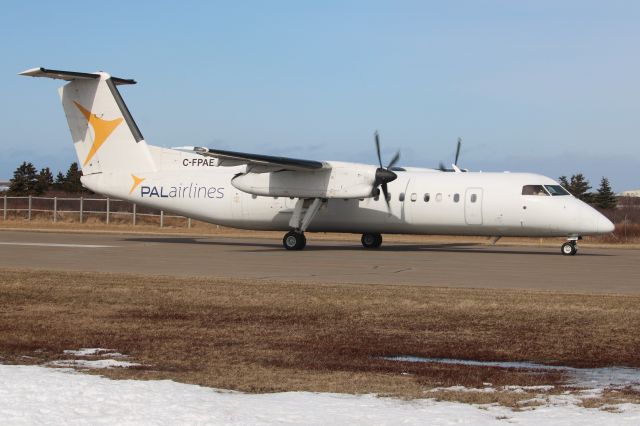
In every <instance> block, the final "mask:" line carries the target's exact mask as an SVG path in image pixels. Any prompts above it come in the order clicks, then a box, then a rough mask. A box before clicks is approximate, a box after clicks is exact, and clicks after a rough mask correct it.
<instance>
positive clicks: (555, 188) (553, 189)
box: [544, 185, 571, 196]
mask: <svg viewBox="0 0 640 426" xmlns="http://www.w3.org/2000/svg"><path fill="white" fill-rule="evenodd" d="M544 187H545V188H547V191H549V193H550V194H551V195H553V196H556V195H571V194H569V191H567V190H566V189H564V188H563V187H561V186H560V185H545V186H544Z"/></svg>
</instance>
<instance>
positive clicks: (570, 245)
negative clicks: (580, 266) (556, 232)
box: [560, 237, 580, 256]
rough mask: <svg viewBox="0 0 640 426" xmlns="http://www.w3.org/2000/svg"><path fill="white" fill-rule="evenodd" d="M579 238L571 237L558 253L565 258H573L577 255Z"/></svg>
mask: <svg viewBox="0 0 640 426" xmlns="http://www.w3.org/2000/svg"><path fill="white" fill-rule="evenodd" d="M579 239H580V237H571V238H569V241H567V242H566V243H564V244H563V245H562V246H561V247H560V252H561V253H562V254H563V255H565V256H574V255H575V254H576V253H578V240H579Z"/></svg>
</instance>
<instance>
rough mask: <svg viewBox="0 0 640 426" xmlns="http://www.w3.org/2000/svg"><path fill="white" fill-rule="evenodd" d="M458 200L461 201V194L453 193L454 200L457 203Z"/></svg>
mask: <svg viewBox="0 0 640 426" xmlns="http://www.w3.org/2000/svg"><path fill="white" fill-rule="evenodd" d="M458 201H460V194H453V202H454V203H457V202H458Z"/></svg>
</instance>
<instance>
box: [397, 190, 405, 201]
mask: <svg viewBox="0 0 640 426" xmlns="http://www.w3.org/2000/svg"><path fill="white" fill-rule="evenodd" d="M398 200H400V201H404V192H401V193H400V195H399V196H398Z"/></svg>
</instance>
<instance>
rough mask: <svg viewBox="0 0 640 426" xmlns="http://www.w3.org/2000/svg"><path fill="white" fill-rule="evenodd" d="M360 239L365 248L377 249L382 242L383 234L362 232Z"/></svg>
mask: <svg viewBox="0 0 640 426" xmlns="http://www.w3.org/2000/svg"><path fill="white" fill-rule="evenodd" d="M360 241H362V246H363V247H364V248H368V249H376V248H378V247H380V245H381V244H382V235H380V234H375V233H370V232H367V233H364V234H362V238H361V239H360Z"/></svg>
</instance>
